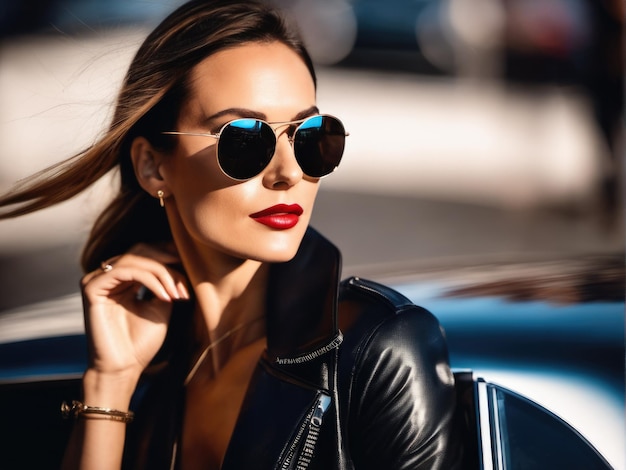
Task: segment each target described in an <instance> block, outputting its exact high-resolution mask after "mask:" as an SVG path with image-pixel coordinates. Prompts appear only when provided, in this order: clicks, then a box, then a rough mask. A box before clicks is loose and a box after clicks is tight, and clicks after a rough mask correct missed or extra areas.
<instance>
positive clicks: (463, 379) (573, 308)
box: [0, 254, 626, 470]
mask: <svg viewBox="0 0 626 470" xmlns="http://www.w3.org/2000/svg"><path fill="white" fill-rule="evenodd" d="M623 259H624V257H623V254H616V255H609V254H602V255H590V256H580V257H577V258H576V259H573V260H561V259H551V260H546V259H541V260H528V259H526V260H523V261H515V262H513V261H511V260H503V259H501V258H499V259H496V260H490V261H487V260H482V261H481V262H477V261H472V262H468V261H467V260H464V261H463V262H462V263H461V262H459V261H456V262H455V263H451V262H450V261H449V260H448V261H446V262H445V263H439V264H438V263H432V262H431V264H430V265H421V266H416V265H411V264H409V265H401V264H397V263H396V264H393V265H391V266H385V267H374V268H372V269H370V271H369V272H368V276H369V278H371V279H374V280H376V281H380V282H384V283H386V284H388V285H390V286H392V287H394V288H395V289H397V290H398V291H400V292H401V293H403V294H404V295H405V296H407V297H408V298H410V299H411V300H412V301H413V302H415V303H417V304H419V305H421V306H423V307H425V308H427V309H429V310H431V311H432V312H433V313H434V314H435V315H436V316H437V318H438V319H439V321H440V322H441V325H442V326H443V328H444V330H445V332H446V336H447V341H448V346H449V352H450V361H451V365H452V368H453V372H454V374H455V377H456V387H457V397H458V412H459V423H460V424H459V425H460V426H461V427H462V429H463V432H464V436H465V441H466V449H467V452H466V468H469V469H484V470H488V469H507V470H508V469H555V468H568V469H570V470H571V469H573V470H575V469H581V470H583V469H584V470H590V469H624V468H626V467H625V462H624V456H623V443H624V441H625V435H624V425H623V417H624V316H623V312H624V263H623ZM86 359H87V357H86V340H85V336H84V332H83V320H82V307H81V300H80V296H79V295H78V294H71V295H66V296H61V297H59V298H55V299H50V300H47V301H44V302H38V303H36V304H33V305H28V306H21V307H18V308H14V309H12V310H9V311H5V312H3V313H2V314H1V315H0V399H1V400H2V403H4V404H5V410H4V411H3V418H2V420H1V421H0V422H1V424H0V427H1V428H2V435H3V436H4V437H3V439H2V440H1V441H0V442H1V444H0V446H1V447H2V450H1V452H0V455H2V457H1V461H0V465H1V466H2V468H9V469H11V468H40V469H41V468H56V467H58V463H59V461H60V459H61V458H62V453H63V448H64V446H65V441H66V439H67V435H68V432H69V427H70V424H69V423H68V422H65V421H64V420H63V419H62V418H61V413H60V403H61V402H62V401H63V400H68V399H72V398H75V397H77V396H79V393H80V378H81V374H82V372H83V370H84V368H85V364H86Z"/></svg>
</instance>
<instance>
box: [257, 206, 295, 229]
mask: <svg viewBox="0 0 626 470" xmlns="http://www.w3.org/2000/svg"><path fill="white" fill-rule="evenodd" d="M303 212H304V210H303V209H302V207H300V205H299V204H276V205H275V206H272V207H268V208H267V209H263V210H262V211H260V212H255V213H254V214H250V217H252V218H253V219H254V220H256V221H257V222H258V223H260V224H263V225H267V226H268V227H270V228H275V229H279V230H284V229H288V228H291V227H295V225H296V224H297V223H298V220H300V216H301V215H302V213H303Z"/></svg>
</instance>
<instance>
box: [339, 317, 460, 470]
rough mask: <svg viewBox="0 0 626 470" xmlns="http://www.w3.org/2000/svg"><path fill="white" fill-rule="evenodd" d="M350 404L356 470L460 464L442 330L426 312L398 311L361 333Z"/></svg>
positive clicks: (352, 452) (441, 466)
mask: <svg viewBox="0 0 626 470" xmlns="http://www.w3.org/2000/svg"><path fill="white" fill-rule="evenodd" d="M350 401H351V405H350V410H349V413H350V426H349V436H348V440H349V445H350V453H351V456H352V460H353V463H354V467H355V468H356V469H382V468H384V469H389V470H391V469H411V470H415V469H429V470H433V469H446V470H450V469H454V468H459V467H460V466H461V464H460V462H461V457H462V449H461V439H460V436H459V435H458V433H457V429H456V428H457V426H456V424H455V422H456V419H455V409H456V395H455V389H454V377H453V374H452V373H451V371H450V367H449V364H448V352H447V347H446V342H445V337H444V334H443V331H442V330H441V328H440V326H439V323H438V321H437V320H436V319H435V317H434V316H433V315H432V314H430V313H429V312H428V311H426V310H424V309H422V308H420V307H416V306H411V307H408V308H407V309H403V311H401V312H400V313H398V314H396V315H393V316H389V317H387V318H386V319H384V320H383V321H382V322H381V323H379V324H378V325H377V326H376V327H375V328H373V329H372V330H371V333H370V334H369V335H367V336H366V337H365V338H363V340H362V342H361V345H360V347H359V350H358V353H357V356H356V362H355V368H354V374H353V377H352V386H351V400H350Z"/></svg>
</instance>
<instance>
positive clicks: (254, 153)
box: [217, 119, 276, 180]
mask: <svg viewBox="0 0 626 470" xmlns="http://www.w3.org/2000/svg"><path fill="white" fill-rule="evenodd" d="M275 148H276V136H275V135H274V131H273V130H272V128H271V127H270V126H269V125H267V124H266V123H264V122H262V121H259V120H257V119H236V120H235V121H232V122H231V123H229V124H228V125H227V126H226V127H224V129H222V132H221V134H220V140H219V142H218V144H217V159H218V162H219V164H220V167H221V168H222V171H223V172H224V173H226V174H227V175H228V176H230V177H231V178H234V179H237V180H245V179H248V178H252V177H254V176H256V175H258V174H259V173H261V172H262V171H263V169H264V168H265V167H266V166H267V164H268V163H269V162H270V160H271V159H272V156H273V155H274V149H275Z"/></svg>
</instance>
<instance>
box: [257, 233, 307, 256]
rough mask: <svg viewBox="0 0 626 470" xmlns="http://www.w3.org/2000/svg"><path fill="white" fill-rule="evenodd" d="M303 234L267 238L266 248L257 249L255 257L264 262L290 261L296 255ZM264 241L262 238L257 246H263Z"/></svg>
mask: <svg viewBox="0 0 626 470" xmlns="http://www.w3.org/2000/svg"><path fill="white" fill-rule="evenodd" d="M303 236H304V234H302V236H298V237H295V236H294V235H293V234H291V235H290V236H288V237H277V238H278V239H273V240H267V241H265V243H266V244H265V249H264V250H259V251H257V253H256V255H257V256H254V257H255V258H256V259H257V260H258V261H262V262H264V263H284V262H286V261H290V260H291V259H293V257H294V256H296V253H297V252H298V248H300V243H302V237H303ZM272 238H274V237H272ZM263 242H264V241H263V240H262V239H260V240H259V244H258V245H257V246H259V247H260V246H262V243H263ZM261 251H262V252H261Z"/></svg>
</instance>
